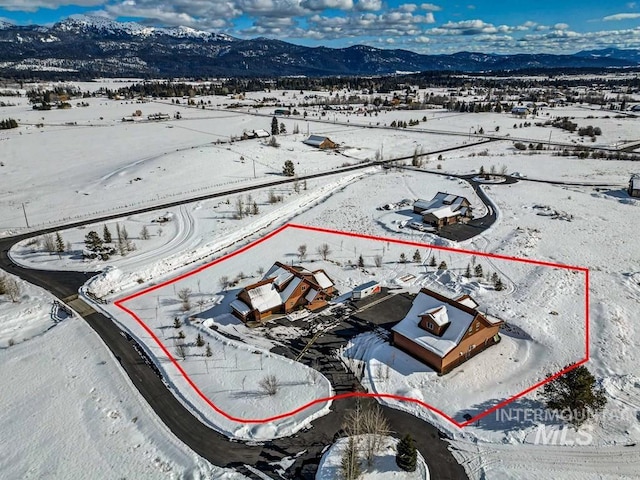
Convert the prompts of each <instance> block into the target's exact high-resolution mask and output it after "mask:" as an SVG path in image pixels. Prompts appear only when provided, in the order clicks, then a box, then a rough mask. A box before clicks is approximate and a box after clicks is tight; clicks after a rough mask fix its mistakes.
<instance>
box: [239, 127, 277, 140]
mask: <svg viewBox="0 0 640 480" xmlns="http://www.w3.org/2000/svg"><path fill="white" fill-rule="evenodd" d="M269 136H270V134H269V132H267V131H266V130H263V129H261V128H260V129H258V130H252V131H250V132H244V133H243V134H242V139H243V140H247V139H251V138H267V137H269Z"/></svg>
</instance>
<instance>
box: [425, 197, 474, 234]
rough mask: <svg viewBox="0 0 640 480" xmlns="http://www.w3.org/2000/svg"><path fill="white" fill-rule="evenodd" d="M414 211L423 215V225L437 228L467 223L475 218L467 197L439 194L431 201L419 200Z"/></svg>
mask: <svg viewBox="0 0 640 480" xmlns="http://www.w3.org/2000/svg"><path fill="white" fill-rule="evenodd" d="M413 211H414V212H415V213H419V214H420V215H422V221H423V223H427V224H429V225H432V226H434V227H436V228H442V227H444V226H445V225H451V224H453V223H467V222H468V221H469V220H471V218H473V213H472V209H471V203H470V202H469V200H467V199H466V198H465V197H461V196H459V195H452V194H450V193H445V192H438V193H436V195H435V197H433V198H432V199H431V200H417V201H416V202H415V203H414V204H413Z"/></svg>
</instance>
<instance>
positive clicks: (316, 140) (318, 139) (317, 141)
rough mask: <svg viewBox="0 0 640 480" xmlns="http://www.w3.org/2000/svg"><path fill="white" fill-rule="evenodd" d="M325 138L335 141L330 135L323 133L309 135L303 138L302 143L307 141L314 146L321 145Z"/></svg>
mask: <svg viewBox="0 0 640 480" xmlns="http://www.w3.org/2000/svg"><path fill="white" fill-rule="evenodd" d="M325 140H328V141H329V142H331V143H333V142H332V141H331V139H330V138H329V137H323V136H322V135H309V138H307V139H306V140H303V141H302V143H306V144H307V145H311V146H313V147H319V146H320V145H322V143H323V142H324V141H325Z"/></svg>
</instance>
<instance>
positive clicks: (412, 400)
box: [114, 223, 590, 428]
mask: <svg viewBox="0 0 640 480" xmlns="http://www.w3.org/2000/svg"><path fill="white" fill-rule="evenodd" d="M287 229H293V230H303V231H308V232H315V233H325V234H332V235H339V236H347V237H353V238H359V239H363V240H373V241H377V242H381V241H382V242H389V243H395V244H398V245H406V246H411V247H418V248H430V249H434V250H441V251H445V252H452V253H463V254H469V255H474V256H478V257H486V258H494V259H498V260H507V261H513V262H518V263H525V264H530V265H537V266H544V267H551V268H559V269H564V270H570V271H576V272H581V273H584V275H585V303H584V305H585V356H584V358H583V359H582V360H580V361H578V362H577V363H574V364H572V365H569V366H568V367H566V368H564V369H563V370H561V371H560V372H558V373H556V374H554V375H552V376H550V377H547V378H545V379H543V380H541V381H540V382H538V383H536V384H535V385H532V386H531V387H529V388H527V389H525V390H523V391H522V392H520V393H518V394H516V395H513V396H512V397H509V398H507V399H506V400H503V401H501V402H500V403H498V404H496V405H494V406H493V407H491V408H489V409H488V410H485V411H483V412H481V413H479V414H478V415H476V416H475V417H473V418H471V419H469V420H466V421H464V422H458V421H456V420H455V419H453V418H452V417H450V416H449V415H447V414H446V413H444V412H443V411H441V410H439V409H437V408H435V407H433V406H432V405H429V404H428V403H425V402H423V401H422V400H418V399H415V398H411V397H404V396H401V395H393V394H389V393H363V392H350V393H343V394H340V395H334V396H330V397H324V398H318V399H316V400H313V401H311V402H309V403H306V404H304V405H302V406H301V407H298V408H296V409H295V410H291V411H290V412H285V413H282V414H280V415H275V416H272V417H267V418H238V417H234V416H233V415H229V414H228V413H227V412H225V411H224V410H222V409H221V408H220V407H218V406H217V405H216V404H215V403H213V402H212V401H211V400H210V399H209V398H208V397H207V396H206V395H205V394H204V393H203V392H202V391H201V390H200V389H199V388H198V386H197V385H196V384H195V383H194V382H193V380H191V378H190V377H189V375H187V373H186V372H185V371H184V369H183V368H182V366H180V364H179V363H178V362H177V361H176V359H175V358H174V357H173V355H171V353H170V352H169V350H168V349H167V348H166V347H165V345H164V344H163V343H162V342H161V341H160V339H159V338H158V336H157V335H156V334H155V333H154V332H153V331H152V330H151V328H149V326H147V325H146V324H145V323H144V322H143V321H142V320H141V319H140V317H138V315H136V313H135V312H133V311H132V310H131V309H129V308H127V307H126V306H125V305H124V304H125V303H126V302H128V301H129V300H133V299H135V298H138V297H140V296H142V295H146V294H148V293H150V292H153V291H155V290H158V289H160V288H163V287H166V286H167V285H171V284H173V283H176V282H179V281H180V280H182V279H184V278H188V277H190V276H192V275H195V274H197V273H199V272H201V271H203V270H206V269H208V268H210V267H213V266H215V265H218V264H219V263H222V262H223V261H225V260H228V259H230V258H233V257H235V256H237V255H240V254H241V253H244V252H246V251H247V250H249V249H251V248H254V247H256V246H258V245H260V244H261V243H263V242H265V241H267V240H269V239H271V238H273V237H275V236H276V235H278V234H280V233H282V232H284V231H285V230H287ZM114 305H115V306H116V307H118V308H120V309H121V310H122V311H124V312H125V313H127V314H128V315H130V316H131V317H132V318H133V319H134V320H135V321H136V322H137V323H138V324H139V325H140V326H141V327H142V328H143V329H144V331H145V332H146V333H147V334H149V335H150V336H151V338H152V339H153V340H154V342H155V343H156V344H157V345H158V347H159V348H160V349H161V350H162V352H163V353H164V354H165V355H166V356H167V358H168V359H169V360H170V361H171V363H172V364H173V366H174V367H175V368H176V369H177V370H178V372H180V374H181V375H182V376H183V378H184V379H185V381H186V382H187V383H188V384H189V386H190V387H191V388H193V390H194V391H195V392H196V394H197V395H198V396H199V397H200V398H201V399H202V400H203V401H204V402H205V403H206V404H207V405H209V406H210V407H211V408H212V409H213V410H214V411H215V412H217V413H218V414H220V415H222V416H223V417H225V418H226V419H228V420H231V421H233V422H237V423H242V424H261V423H269V422H274V421H276V420H281V419H283V418H287V417H291V416H293V415H296V414H298V413H300V412H302V411H304V410H306V409H308V408H310V407H312V406H314V405H317V404H319V403H326V402H329V401H334V400H341V399H344V398H353V397H369V398H384V399H390V400H398V401H402V402H410V403H415V404H418V405H420V406H422V407H424V408H426V409H427V410H430V411H432V412H434V413H437V414H438V415H440V416H441V417H443V418H444V419H446V420H447V421H449V422H450V423H451V424H453V425H455V426H456V427H458V428H464V427H466V426H467V425H470V424H472V423H474V422H477V421H478V420H480V419H482V418H484V417H486V416H487V415H489V414H491V413H493V412H495V411H496V410H498V409H500V408H502V407H504V406H506V405H508V404H509V403H511V402H513V401H514V400H517V399H518V398H520V397H522V396H524V395H526V394H527V393H529V392H531V391H533V390H535V389H537V388H538V387H540V386H542V385H544V384H545V383H548V382H550V381H552V380H554V379H556V378H558V377H559V376H561V375H564V374H565V373H567V372H569V371H571V370H573V369H575V368H577V367H579V366H580V365H583V364H584V363H586V362H587V361H589V341H590V338H589V337H590V335H589V321H590V320H589V269H588V268H586V267H578V266H572V265H564V264H561V263H553V262H545V261H540V260H532V259H529V258H518V257H510V256H507V255H500V254H494V253H486V252H476V251H473V250H465V249H458V248H452V247H444V246H440V245H431V244H427V243H420V242H415V241H410V240H401V239H395V238H386V237H377V236H374V235H366V234H362V233H353V232H344V231H340V230H332V229H328V228H322V227H312V226H308V225H299V224H294V223H288V224H286V225H283V226H282V227H280V228H278V229H276V230H274V231H273V232H271V233H269V234H268V235H265V236H264V237H262V238H260V239H258V240H255V241H253V242H251V243H248V244H247V245H245V246H243V247H241V248H239V249H238V250H235V251H233V252H231V253H229V254H226V255H223V256H222V257H220V258H217V259H215V260H213V261H211V262H209V263H207V264H205V265H202V266H200V267H198V268H196V269H194V270H191V271H189V272H186V273H184V274H181V275H179V276H177V277H175V278H171V279H169V280H167V281H165V282H162V283H160V284H158V285H153V286H151V287H148V288H145V289H143V290H141V291H139V292H136V293H134V294H133V295H129V296H127V297H125V298H122V299H120V300H117V301H116V302H114Z"/></svg>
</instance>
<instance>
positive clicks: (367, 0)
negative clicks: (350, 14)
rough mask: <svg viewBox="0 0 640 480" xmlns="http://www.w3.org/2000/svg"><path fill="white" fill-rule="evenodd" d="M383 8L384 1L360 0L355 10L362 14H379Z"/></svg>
mask: <svg viewBox="0 0 640 480" xmlns="http://www.w3.org/2000/svg"><path fill="white" fill-rule="evenodd" d="M381 8H382V0H358V3H356V4H355V9H356V10H359V11H361V12H377V11H378V10H380V9H381Z"/></svg>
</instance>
